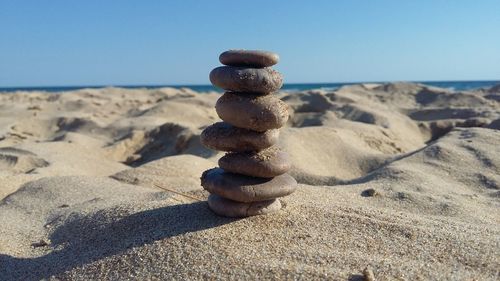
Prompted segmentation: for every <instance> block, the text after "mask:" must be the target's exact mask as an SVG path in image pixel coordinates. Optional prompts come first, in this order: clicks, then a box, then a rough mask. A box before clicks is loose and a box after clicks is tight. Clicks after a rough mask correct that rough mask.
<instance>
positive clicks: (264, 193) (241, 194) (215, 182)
mask: <svg viewBox="0 0 500 281" xmlns="http://www.w3.org/2000/svg"><path fill="white" fill-rule="evenodd" d="M201 185H202V186H203V188H204V189H205V190H207V191H208V192H210V193H212V194H217V195H219V196H222V197H224V198H227V199H231V200H233V201H238V202H255V201H263V200H270V199H274V198H278V197H282V196H286V195H289V194H291V193H293V192H294V191H295V189H297V181H295V179H294V178H293V177H291V176H290V175H288V174H283V175H280V176H277V177H274V178H272V179H268V178H256V177H249V176H244V175H238V174H233V173H229V172H226V171H224V170H223V169H221V168H213V169H210V170H207V171H205V172H203V174H202V176H201Z"/></svg>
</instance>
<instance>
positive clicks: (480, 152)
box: [0, 129, 500, 279]
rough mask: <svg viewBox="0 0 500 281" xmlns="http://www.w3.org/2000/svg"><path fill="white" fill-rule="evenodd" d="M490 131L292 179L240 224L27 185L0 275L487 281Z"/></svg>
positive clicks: (9, 222) (161, 203)
mask: <svg viewBox="0 0 500 281" xmlns="http://www.w3.org/2000/svg"><path fill="white" fill-rule="evenodd" d="M499 135H500V133H499V132H497V131H493V130H489V129H457V130H454V131H453V132H452V133H451V134H449V135H448V136H447V137H445V138H443V139H440V140H439V141H437V142H436V143H434V144H432V145H430V146H429V147H427V148H425V149H422V150H420V151H418V152H416V153H413V154H410V155H408V156H406V157H404V158H402V159H400V160H397V161H394V162H393V163H391V164H389V165H388V166H387V167H384V168H382V169H380V170H378V171H376V172H374V173H373V174H370V175H369V176H367V177H365V178H363V179H361V180H359V182H360V183H358V184H353V185H343V186H337V187H335V188H331V187H312V186H306V185H301V186H300V188H299V191H298V192H297V193H295V194H294V195H292V196H290V197H287V198H285V199H284V200H283V202H284V203H285V205H286V207H285V208H284V210H283V211H282V212H279V213H277V214H275V215H270V216H263V217H253V218H248V219H243V220H232V219H224V218H220V217H217V216H215V215H213V214H212V213H211V212H210V211H209V210H208V208H207V206H206V203H205V202H194V203H191V202H189V203H188V202H186V201H184V202H186V203H181V204H179V202H178V201H176V200H173V199H174V198H173V197H170V196H169V195H168V193H159V192H154V191H153V190H151V189H147V188H144V187H138V186H130V185H124V184H120V183H118V182H116V181H113V180H107V179H100V178H88V177H63V178H59V177H54V178H50V179H43V180H39V181H35V182H31V183H29V184H27V185H25V186H24V187H23V188H22V189H20V190H19V191H18V192H16V193H15V194H13V195H11V196H9V197H8V198H6V199H4V201H3V202H2V203H1V205H0V212H2V213H4V214H7V216H3V217H2V220H3V221H2V225H6V226H7V227H6V228H3V229H2V230H0V231H1V234H2V235H0V237H2V239H3V240H2V242H1V243H0V245H1V246H2V252H3V253H5V254H3V255H1V256H0V260H1V262H2V263H3V264H5V265H7V266H4V267H2V268H1V269H0V270H1V271H0V274H2V276H6V278H11V277H16V278H21V279H29V278H30V276H31V277H36V278H40V277H45V278H48V277H50V276H52V275H55V276H56V277H57V278H62V279H66V278H70V279H72V278H77V279H124V278H125V279H126V278H130V277H133V278H137V279H143V278H155V277H156V278H180V279H182V278H232V279H234V278H243V279H245V278H251V277H252V276H254V277H255V276H259V277H260V278H291V277H293V276H295V277H297V276H301V277H302V278H307V279H310V278H327V277H328V278H333V279H337V278H340V279H347V278H355V277H357V276H361V274H362V271H363V269H364V268H365V267H366V266H369V267H370V268H371V269H372V271H373V273H374V275H375V276H376V277H377V278H380V279H394V278H403V277H404V278H407V279H408V278H409V279H415V278H423V279H456V278H458V279H470V278H476V279H489V278H494V277H495V276H496V274H497V271H498V269H497V266H496V265H497V264H498V262H499V261H500V259H499V258H498V255H497V253H498V251H500V248H499V246H498V243H497V240H498V237H499V235H500V228H499V223H500V218H499V217H498V215H497V214H498V206H499V205H498V203H499V201H498V196H497V195H495V194H496V193H498V192H499V187H498V182H499V180H500V178H498V174H499V170H498V167H500V163H499V162H498V160H499V159H498V157H497V158H491V157H488V155H499V153H500V151H499V146H498V145H496V144H497V143H498V139H499V137H500V136H499ZM485 152H489V154H485ZM167 159H168V158H167ZM457 159H460V160H461V161H456V160H457ZM152 163H153V162H152ZM152 163H150V164H152ZM150 164H148V165H150ZM470 166H474V167H481V169H480V171H479V170H478V171H472V170H470V169H469V168H468V167H470ZM387 174H390V176H387ZM103 187H105V188H103ZM367 188H374V189H375V192H376V194H375V195H374V196H371V197H367V195H366V193H365V192H364V191H365V190H366V189H367ZM372 195H373V194H372ZM28 206H29V208H31V210H32V211H31V212H20V210H25V209H26V208H28ZM21 220H22V221H26V222H29V223H27V224H19V223H16V222H18V221H21ZM252 237H253V238H252ZM7 241H9V242H8V243H7ZM242 241H244V243H243V242H242ZM33 243H34V245H35V246H32V244H33ZM44 243H46V244H47V245H45V246H41V245H44ZM167 249H168V250H167ZM450 253H452V254H450ZM228 263H230V264H231V266H227V264H228Z"/></svg>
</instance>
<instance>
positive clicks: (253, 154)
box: [201, 50, 297, 217]
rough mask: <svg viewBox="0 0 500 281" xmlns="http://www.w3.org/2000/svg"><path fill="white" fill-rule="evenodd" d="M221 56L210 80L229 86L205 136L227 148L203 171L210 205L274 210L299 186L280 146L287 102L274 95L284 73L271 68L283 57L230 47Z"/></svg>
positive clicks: (223, 211)
mask: <svg viewBox="0 0 500 281" xmlns="http://www.w3.org/2000/svg"><path fill="white" fill-rule="evenodd" d="M219 60H220V62H221V63H222V64H224V65H225V66H221V67H217V68H215V69H214V70H212V72H210V81H211V82H212V84H213V85H215V86H217V87H219V88H222V89H224V90H226V92H225V93H224V94H223V95H222V96H221V97H220V98H219V99H218V100H217V103H216V105H215V109H216V111H217V114H218V115H219V117H220V118H221V119H222V120H223V122H218V123H215V124H213V125H211V126H209V127H207V128H206V129H205V130H203V132H202V134H201V142H202V143H203V145H205V146H206V147H208V148H211V149H215V150H220V151H227V153H226V155H224V156H223V157H222V158H220V159H219V168H214V169H210V170H207V171H205V172H204V173H203V175H202V176H201V185H202V186H203V188H204V189H206V190H207V191H208V192H210V196H209V197H208V205H209V207H210V208H211V209H212V210H213V211H214V212H215V213H217V214H218V215H221V216H227V217H248V216H254V215H262V214H268V213H272V212H276V211H278V210H280V209H281V203H280V201H279V200H277V199H276V198H278V197H282V196H286V195H289V194H291V193H292V192H294V191H295V189H296V188H297V182H296V181H295V179H294V178H293V177H291V176H290V175H288V174H287V173H286V172H288V170H290V168H291V163H290V159H289V156H288V154H287V153H285V152H283V151H282V150H281V149H280V148H279V147H278V146H277V142H278V138H279V128H281V127H282V126H283V125H285V123H286V121H287V120H288V106H287V105H286V104H285V103H284V102H283V101H281V100H280V99H278V98H276V97H274V96H273V95H272V93H273V92H275V91H277V90H278V89H279V88H281V86H282V85H283V77H282V76H281V74H280V73H279V72H277V71H275V70H274V69H272V68H270V66H272V65H275V64H276V63H278V60H279V57H278V55H277V54H274V53H271V52H265V51H246V50H230V51H227V52H224V53H222V54H221V55H220V57H219Z"/></svg>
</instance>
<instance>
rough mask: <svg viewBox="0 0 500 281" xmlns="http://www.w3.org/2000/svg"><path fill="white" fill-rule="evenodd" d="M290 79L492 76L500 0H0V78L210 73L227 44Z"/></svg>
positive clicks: (199, 80) (65, 81) (152, 80)
mask: <svg viewBox="0 0 500 281" xmlns="http://www.w3.org/2000/svg"><path fill="white" fill-rule="evenodd" d="M234 48H245V49H264V50H272V51H275V52H277V53H279V54H280V56H281V62H280V64H279V65H277V67H276V68H277V69H278V70H280V71H281V72H282V73H283V74H284V75H285V81H286V82H288V83H298V82H356V81H391V80H414V81H415V80H476V79H480V80H498V79H500V1H499V0H491V1H489V0H476V1H474V0H470V1H462V0H455V1H453V0H449V1H442V0H421V1H402V0H394V1H371V0H365V1H361V0H345V1H333V0H330V1H272V0H267V1H264V0H262V1H261V0H258V1H235V0H232V1H222V0H212V1H204V0H199V1H190V0H179V1H167V0H165V1H104V0H103V1H89V0H85V1H67V0H51V1H41V0H37V1H23V0H17V1H16V0H12V1H10V0H0V87H7V86H64V85H134V84H209V81H208V73H209V72H210V70H211V69H212V68H213V67H215V66H217V65H219V62H218V55H219V53H220V52H222V51H224V50H226V49H234Z"/></svg>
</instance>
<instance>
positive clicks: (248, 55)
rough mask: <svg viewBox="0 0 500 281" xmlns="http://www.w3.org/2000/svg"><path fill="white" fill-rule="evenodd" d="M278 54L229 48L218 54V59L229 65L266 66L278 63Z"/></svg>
mask: <svg viewBox="0 0 500 281" xmlns="http://www.w3.org/2000/svg"><path fill="white" fill-rule="evenodd" d="M279 60H280V57H279V56H278V54H276V53H273V52H267V51H257V50H229V51H225V52H224V53H222V54H220V56H219V61H220V62H221V63H222V64H224V65H230V66H249V67H267V66H273V65H275V64H277V63H278V61H279Z"/></svg>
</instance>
